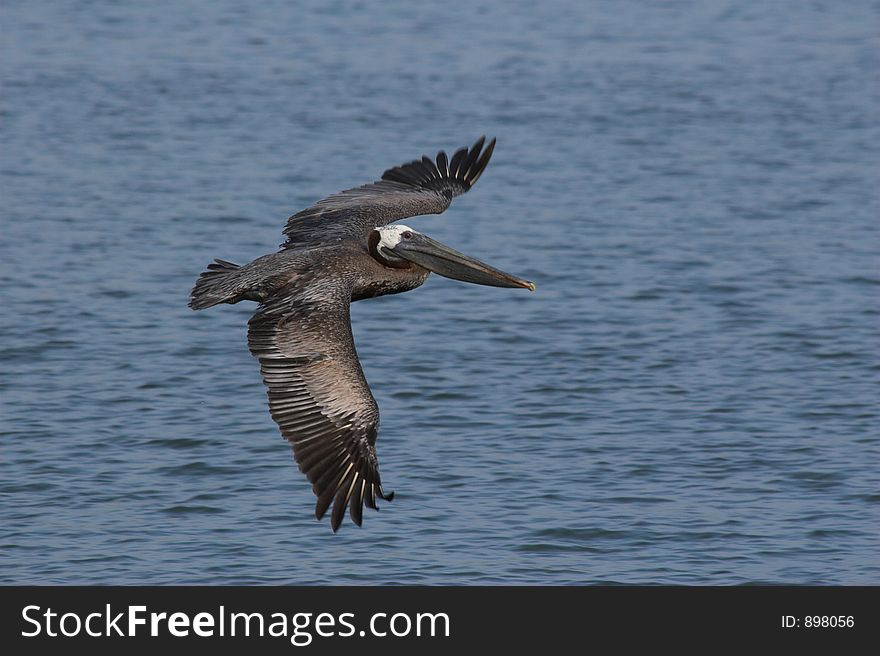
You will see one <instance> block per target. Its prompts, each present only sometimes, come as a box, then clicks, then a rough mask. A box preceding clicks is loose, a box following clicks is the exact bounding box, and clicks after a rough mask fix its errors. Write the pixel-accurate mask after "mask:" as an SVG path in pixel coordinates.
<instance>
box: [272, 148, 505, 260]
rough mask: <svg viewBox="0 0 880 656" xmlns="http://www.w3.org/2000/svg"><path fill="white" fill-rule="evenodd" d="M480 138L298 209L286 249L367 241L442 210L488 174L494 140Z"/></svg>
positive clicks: (289, 224) (289, 223)
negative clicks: (378, 231)
mask: <svg viewBox="0 0 880 656" xmlns="http://www.w3.org/2000/svg"><path fill="white" fill-rule="evenodd" d="M485 140H486V138H485V137H480V138H479V139H477V141H476V142H475V143H474V145H473V146H471V148H469V149H468V148H461V149H459V150H458V151H456V153H455V154H454V155H453V156H452V160H451V161H448V160H447V158H446V153H444V152H443V151H440V152H439V153H437V157H436V161H434V160H432V159H430V158H429V157H425V156H423V157H422V158H421V159H418V160H413V161H412V162H409V163H407V164H402V165H400V166H395V167H393V168H390V169H388V170H387V171H385V173H383V174H382V179H381V180H377V181H376V182H373V183H371V184H367V185H364V186H362V187H354V188H352V189H346V190H345V191H340V192H339V193H336V194H333V195H332V196H328V197H327V198H324V199H323V200H320V201H318V202H317V203H315V204H314V205H312V206H311V207H308V208H306V209H304V210H302V211H301V212H297V213H296V214H294V215H293V216H291V217H290V218H289V219H288V220H287V225H286V227H285V228H284V235H285V236H286V237H287V241H285V242H284V243H283V244H281V247H282V248H299V247H301V246H315V245H322V244H329V243H333V242H337V241H339V240H342V239H352V240H357V241H359V242H362V241H365V239H366V237H367V235H368V234H369V231H370V230H372V229H373V228H375V227H377V226H382V225H387V224H388V223H393V222H394V221H399V220H401V219H405V218H407V217H410V216H419V215H422V214H440V213H441V212H443V211H445V210H446V208H447V207H449V205H450V203H451V202H452V199H453V198H454V197H456V196H460V195H461V194H464V193H467V191H469V190H470V188H471V187H473V186H474V183H476V181H477V180H478V179H479V177H480V176H481V175H482V174H483V170H484V169H485V168H486V166H487V165H488V163H489V159H490V158H491V157H492V152H493V151H494V149H495V139H492V140H491V141H490V142H489V145H488V146H487V147H486V148H485V149H484V148H483V145H484V143H485Z"/></svg>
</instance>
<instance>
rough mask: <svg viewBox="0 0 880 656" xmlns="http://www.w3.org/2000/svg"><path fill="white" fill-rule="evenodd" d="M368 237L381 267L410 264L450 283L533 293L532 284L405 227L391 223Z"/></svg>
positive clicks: (533, 287)
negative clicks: (520, 288)
mask: <svg viewBox="0 0 880 656" xmlns="http://www.w3.org/2000/svg"><path fill="white" fill-rule="evenodd" d="M370 237H371V239H370V245H371V249H370V250H371V251H372V252H373V255H374V257H377V259H379V260H381V261H382V262H383V264H387V265H390V266H398V267H399V266H402V265H405V264H406V263H407V262H412V263H413V264H417V265H419V266H421V267H423V268H425V269H427V270H428V271H433V272H434V273H436V274H439V275H441V276H444V277H446V278H452V279H453V280H461V281H463V282H472V283H474V284H477V285H489V286H490V287H522V288H524V289H528V290H530V291H535V283H533V282H530V281H528V280H523V279H521V278H517V277H516V276H512V275H510V274H509V273H505V272H504V271H500V270H498V269H496V268H494V267H491V266H489V265H488V264H485V263H483V262H480V261H479V260H475V259H474V258H472V257H468V256H467V255H464V254H462V253H459V252H458V251H456V250H453V249H451V248H449V246H444V245H443V244H441V243H440V242H438V241H436V240H434V239H431V238H430V237H428V236H427V235H423V234H422V233H421V232H417V231H415V230H413V229H412V228H410V227H409V226H405V225H402V224H395V225H387V226H381V227H377V228H375V229H374V230H373V232H372V234H371V236H370Z"/></svg>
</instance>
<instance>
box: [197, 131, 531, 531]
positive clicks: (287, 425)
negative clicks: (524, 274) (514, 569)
mask: <svg viewBox="0 0 880 656" xmlns="http://www.w3.org/2000/svg"><path fill="white" fill-rule="evenodd" d="M484 142H485V138H484V137H480V138H479V139H478V140H477V142H476V143H475V144H474V145H473V147H471V148H470V149H468V148H462V149H460V150H458V151H457V152H456V153H455V154H454V155H453V156H452V159H447V157H446V153H444V152H443V151H440V152H439V153H438V154H437V157H436V160H431V159H429V158H428V157H422V159H421V160H415V161H412V162H410V163H408V164H403V165H402V166H397V167H394V168H391V169H388V170H387V171H385V173H383V174H382V179H381V180H377V181H376V182H373V183H372V184H368V185H364V186H362V187H356V188H353V189H347V190H345V191H341V192H339V193H337V194H333V195H332V196H329V197H327V198H325V199H323V200H321V201H318V202H317V203H315V204H314V205H312V206H311V207H309V208H307V209H304V210H303V211H301V212H299V213H297V214H294V215H293V216H292V217H290V218H289V219H288V220H287V227H285V229H284V234H285V235H286V236H287V241H285V242H284V243H283V244H282V245H281V250H280V251H279V252H277V253H272V254H270V255H264V256H263V257H260V258H257V259H256V260H254V261H253V262H250V263H249V264H245V265H244V266H238V265H236V264H232V263H231V262H226V261H224V260H215V261H214V263H213V264H209V265H208V270H207V271H205V272H204V273H202V275H201V276H200V277H199V279H198V280H197V281H196V285H195V288H194V289H193V290H192V298H191V300H190V302H189V306H190V307H191V308H193V309H194V310H202V309H204V308H208V307H211V306H212V305H217V304H218V303H237V302H239V301H243V300H247V301H257V302H258V303H259V304H260V305H259V307H258V308H257V311H256V312H255V313H254V315H253V317H251V319H250V321H248V346H249V348H250V351H251V353H252V354H253V355H254V357H256V358H257V359H258V360H259V361H260V370H261V371H262V374H263V382H264V383H265V384H266V387H267V388H268V395H269V411H270V413H271V414H272V418H273V419H274V420H275V422H276V423H277V424H278V426H279V428H280V429H281V434H282V435H283V436H284V437H285V438H286V439H287V440H288V441H289V442H290V443H291V444H292V446H293V455H294V458H295V459H296V461H297V463H299V468H300V470H302V472H303V473H305V475H306V476H307V477H308V479H309V481H311V483H312V491H313V492H314V493H315V495H316V496H317V497H318V501H317V504H316V506H315V517H316V518H317V519H319V520H320V519H321V518H322V517H323V516H324V513H326V512H327V509H328V508H329V507H330V504H331V503H332V504H333V510H332V512H331V516H330V527H331V528H332V529H333V531H334V532H335V531H336V530H337V529H338V528H339V525H340V524H341V523H342V518H343V516H344V515H345V509H346V507H348V509H349V514H350V516H351V519H352V521H353V522H354V523H355V524H357V525H358V526H360V525H361V520H362V517H363V507H364V504H366V505H367V506H368V507H370V508H375V509H377V510H378V508H377V506H376V497H377V496H378V497H379V498H381V499H384V500H386V501H391V499H392V498H393V497H394V493H393V492H389V493H387V494H386V493H385V491H384V490H383V489H382V483H381V480H380V479H379V464H378V461H377V459H376V450H375V444H376V435H377V433H378V429H379V408H378V406H377V405H376V401H375V400H374V399H373V395H372V393H371V392H370V388H369V387H368V386H367V381H366V379H365V378H364V373H363V371H362V370H361V365H360V362H359V361H358V357H357V352H356V351H355V346H354V340H353V338H352V333H351V323H350V320H349V305H350V304H351V302H352V301H359V300H361V299H365V298H373V297H375V296H382V295H384V294H397V293H400V292H405V291H409V290H410V289H415V288H416V287H418V286H419V285H421V284H422V283H423V282H425V279H426V278H427V277H428V274H429V272H431V271H433V272H434V273H438V274H440V275H441V276H446V277H447V278H454V279H456V280H463V281H466V282H472V283H476V284H478V285H491V286H494V287H523V288H525V289H529V290H532V291H534V289H535V285H534V283H531V282H529V281H527V280H521V279H520V278H516V277H514V276H512V275H510V274H507V273H504V272H503V271H499V270H498V269H495V268H493V267H491V266H489V265H488V264H484V263H482V262H479V261H477V260H475V259H473V258H470V257H468V256H466V255H462V254H461V253H459V252H457V251H454V250H452V249H451V248H449V247H448V246H444V245H443V244H440V243H439V242H436V241H434V240H433V239H431V238H430V237H427V236H425V235H423V234H421V233H419V232H416V231H415V230H413V229H412V228H410V227H408V226H405V225H399V224H396V225H390V224H392V223H393V222H394V221H399V220H400V219H404V218H406V217H409V216H417V215H421V214H439V213H441V212H443V211H444V210H445V209H446V208H447V207H449V204H450V203H451V202H452V199H453V198H454V197H455V196H459V195H461V194H463V193H465V192H466V191H468V190H469V189H470V188H471V187H472V186H473V185H474V183H475V182H476V181H477V180H478V179H479V177H480V175H482V173H483V170H484V169H485V168H486V164H488V163H489V158H490V157H491V156H492V151H493V149H494V147H495V140H494V139H493V140H492V141H491V142H489V145H488V146H487V147H486V148H485V150H484V149H483V145H484Z"/></svg>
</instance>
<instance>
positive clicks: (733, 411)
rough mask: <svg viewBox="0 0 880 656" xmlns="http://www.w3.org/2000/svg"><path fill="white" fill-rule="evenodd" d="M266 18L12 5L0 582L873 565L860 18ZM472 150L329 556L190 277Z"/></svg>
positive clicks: (6, 37) (324, 7) (797, 577)
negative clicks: (479, 270)
mask: <svg viewBox="0 0 880 656" xmlns="http://www.w3.org/2000/svg"><path fill="white" fill-rule="evenodd" d="M240 4H244V3H240ZM297 4H298V6H294V3H286V2H265V3H250V4H249V5H248V6H239V3H233V2H225V1H214V0H212V1H211V2H208V1H207V0H206V1H204V2H193V3H176V2H150V3H143V2H118V3H112V4H111V3H101V2H60V1H59V2H40V3H33V2H24V1H14V0H10V1H7V2H4V3H3V6H2V9H0V12H2V13H0V29H2V38H0V48H2V50H0V84H2V87H0V196H2V211H0V502H2V505H0V545H2V546H0V582H3V583H39V584H48V583H83V584H87V583H100V584H152V583H155V584H171V583H186V584H191V583H192V584H195V583H210V584H214V583H218V584H220V583H240V584H268V583H277V584H288V583H290V584H294V583H304V584H327V583H334V584H501V583H507V584H592V583H683V584H744V583H813V584H816V583H821V584H869V583H870V584H878V583H880V555H878V554H880V413H878V399H880V395H878V392H880V351H878V346H880V316H878V314H880V220H878V219H880V191H878V189H880V48H878V46H880V39H878V32H877V30H876V27H877V24H878V14H880V9H878V5H877V3H876V2H846V3H837V2H810V3H805V2H799V1H797V0H792V1H789V2H771V3H742V2H735V1H733V0H710V1H707V2H610V1H608V2H602V1H591V2H574V1H572V2H558V1H553V0H550V1H547V2H542V3H534V2H525V1H515V2H508V1H504V2H502V1H501V0H491V1H489V2H485V3H476V4H475V3H454V2H453V3H430V4H424V5H422V4H421V3H420V4H418V5H416V4H413V3H409V2H398V1H394V2H383V3H381V5H380V4H378V3H364V2H315V3H297ZM483 133H485V134H488V135H490V136H493V135H494V136H496V137H497V138H498V146H497V148H496V151H495V156H494V158H493V160H492V162H491V164H490V166H489V167H488V169H487V171H486V173H485V175H484V176H483V177H482V178H481V180H480V182H479V184H477V185H476V187H475V188H474V189H473V190H472V191H471V192H470V193H469V194H467V195H465V196H463V197H461V198H459V199H457V200H456V201H455V203H454V204H453V206H452V208H451V209H450V210H449V211H448V212H447V213H445V214H443V215H441V216H427V217H422V218H417V219H413V220H411V221H407V223H409V224H411V225H412V226H413V227H415V228H416V229H418V230H421V231H424V232H426V233H427V234H429V235H431V236H433V237H434V238H436V239H439V240H440V241H442V242H444V243H447V244H449V245H451V246H453V247H454V248H457V249H458V250H461V251H464V252H466V253H469V254H472V255H474V256H477V257H479V258H480V259H483V260H485V261H488V262H490V263H492V264H494V265H496V266H498V267H499V268H502V269H505V270H508V271H511V272H512V273H515V274H517V275H520V276H523V277H525V278H528V279H530V280H535V281H536V282H537V286H538V289H537V293H535V294H529V293H526V292H524V291H522V290H506V289H492V288H486V287H477V286H473V285H465V284H462V283H456V282H452V281H449V280H445V279H439V278H435V277H432V278H431V279H430V280H429V281H428V282H427V283H426V284H425V286H424V287H422V288H420V289H418V290H416V291H414V292H411V293H407V294H402V295H399V296H394V297H387V298H381V299H375V300H370V301H364V302H360V303H357V304H355V305H354V306H353V325H354V332H355V338H356V341H357V345H358V349H359V351H360V355H361V360H362V362H363V366H364V369H365V372H366V375H367V377H368V379H369V381H370V383H371V386H372V389H373V391H374V394H375V396H376V398H377V400H378V402H379V405H380V408H381V411H382V427H381V430H380V434H379V441H378V444H377V448H378V453H379V459H380V463H381V471H382V475H383V482H384V483H385V486H386V488H387V489H392V490H395V491H396V493H397V497H396V498H395V500H394V502H393V503H390V504H387V503H386V504H382V506H381V512H379V513H375V512H372V511H369V510H367V511H365V517H364V526H363V528H360V529H359V528H357V527H355V526H353V525H351V523H350V522H348V520H346V523H345V524H344V525H343V528H342V530H340V532H339V533H338V534H336V535H334V534H332V533H331V531H330V529H329V526H328V522H327V521H326V519H325V521H324V522H321V523H319V522H316V521H315V519H314V517H313V515H312V513H313V507H314V502H313V497H312V494H311V491H310V486H309V485H308V483H307V481H306V480H305V478H304V477H303V476H302V475H301V474H300V473H299V471H298V470H297V468H296V465H295V464H294V462H293V459H292V457H291V451H290V448H289V446H288V445H287V443H286V442H285V441H284V440H283V439H282V438H281V437H280V434H279V433H278V431H277V429H276V427H275V425H274V423H273V422H272V420H271V418H270V417H269V414H268V412H267V409H266V401H265V393H264V389H263V386H262V383H261V381H260V377H259V371H258V366H257V363H256V361H254V360H253V359H252V358H251V356H250V355H249V353H248V350H247V345H246V339H245V331H246V322H247V319H248V317H249V315H250V313H251V312H252V311H253V307H254V306H253V304H249V303H242V304H239V305H236V306H222V307H217V308H212V309H211V310H209V311H205V312H200V313H195V312H192V311H191V310H189V309H188V308H187V307H186V303H187V299H188V293H189V290H190V288H191V286H192V283H193V281H194V280H195V278H196V276H197V275H198V274H199V272H200V271H202V270H203V268H204V266H205V265H206V264H207V263H208V262H209V261H210V260H211V258H213V257H220V258H224V259H229V260H233V261H237V262H245V261H248V260H250V259H252V258H255V257H257V256H259V255H262V254H264V253H267V252H271V251H273V250H274V249H275V247H276V246H277V244H278V243H280V241H281V229H282V227H283V225H284V222H285V219H286V217H287V216H288V215H290V214H292V213H293V212H295V211H297V210H299V209H301V208H303V207H305V206H306V205H308V204H310V203H312V202H314V201H315V200H317V199H319V198H321V197H323V196H325V195H327V194H330V193H332V192H335V191H337V190H339V189H342V188H345V187H348V186H353V185H357V184H362V183H366V182H369V181H371V180H373V179H375V178H376V177H377V176H378V175H379V174H381V172H382V171H383V170H384V169H385V168H386V167H388V166H391V165H395V164H398V163H401V162H404V161H408V160H410V159H413V158H415V157H417V156H419V155H421V154H422V153H428V154H433V153H435V152H436V151H437V150H439V149H440V148H443V149H446V150H447V152H450V151H451V150H453V149H455V148H457V147H459V146H463V145H466V144H468V143H470V142H472V141H473V140H474V139H475V138H476V137H477V136H478V135H480V134H483Z"/></svg>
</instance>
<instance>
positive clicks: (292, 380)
mask: <svg viewBox="0 0 880 656" xmlns="http://www.w3.org/2000/svg"><path fill="white" fill-rule="evenodd" d="M350 301H351V285H350V284H349V283H346V282H345V280H344V279H342V278H335V279H326V278H324V279H322V278H320V277H318V276H313V277H311V278H308V279H304V278H299V279H298V280H297V282H296V285H295V286H294V285H291V286H289V287H285V288H284V289H282V290H281V291H280V292H279V293H278V294H276V295H274V296H273V297H272V298H271V299H269V300H268V301H266V302H265V303H264V304H263V305H261V306H260V307H259V308H258V309H257V312H256V313H255V314H254V316H253V317H252V318H251V320H250V321H249V322H248V345H249V347H250V350H251V353H252V354H253V355H254V357H256V358H257V359H258V360H259V361H260V370H261V372H262V375H263V382H264V383H265V384H266V387H267V388H268V398H269V411H270V413H271V414H272V418H273V419H274V420H275V422H276V423H277V424H278V427H279V428H280V429H281V434H282V435H283V436H284V437H285V438H286V439H287V440H288V441H289V442H290V443H291V445H292V447H293V454H294V458H295V459H296V461H297V463H298V464H299V468H300V470H302V472H303V473H305V475H306V476H307V477H308V479H309V481H310V482H311V483H312V491H313V492H314V493H315V496H316V497H317V502H316V504H315V517H317V518H318V519H321V518H322V517H323V516H324V514H325V513H326V512H327V510H328V509H329V508H330V506H331V504H332V505H333V509H332V512H331V517H330V526H331V528H332V529H333V531H336V530H337V529H338V528H339V526H340V525H341V523H342V520H343V516H344V515H345V510H346V508H348V510H349V514H350V516H351V519H352V521H353V522H354V523H355V524H357V525H360V524H361V521H362V517H363V505H364V504H366V505H367V506H369V507H371V508H375V507H376V503H375V495H376V494H377V493H378V495H379V496H380V497H381V498H383V499H386V500H389V501H390V500H391V498H392V497H393V493H390V494H387V495H386V494H385V493H384V492H383V491H382V482H381V479H380V477H379V463H378V460H377V458H376V450H375V443H376V435H377V433H378V429H379V408H378V406H377V405H376V401H375V399H373V395H372V393H371V392H370V388H369V386H368V385H367V381H366V379H365V378H364V374H363V370H362V369H361V366H360V362H359V361H358V358H357V352H356V350H355V346H354V338H353V337H352V333H351V323H350V319H349V304H350ZM366 490H369V492H370V496H365V494H364V492H365V491H366Z"/></svg>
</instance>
